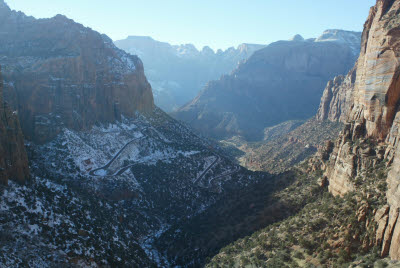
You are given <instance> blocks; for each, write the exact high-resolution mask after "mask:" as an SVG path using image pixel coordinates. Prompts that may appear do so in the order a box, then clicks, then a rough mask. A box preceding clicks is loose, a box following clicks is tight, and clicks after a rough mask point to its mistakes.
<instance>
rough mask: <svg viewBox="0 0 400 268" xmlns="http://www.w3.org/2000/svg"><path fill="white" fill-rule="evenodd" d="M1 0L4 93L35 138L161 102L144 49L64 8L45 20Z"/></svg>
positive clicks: (0, 59)
mask: <svg viewBox="0 0 400 268" xmlns="http://www.w3.org/2000/svg"><path fill="white" fill-rule="evenodd" d="M0 2H2V3H1V5H0V55H1V56H0V64H2V65H3V67H4V78H5V94H4V97H5V99H6V100H7V101H8V102H9V103H10V105H11V107H12V108H13V109H14V110H18V113H19V118H20V122H21V127H22V129H23V132H24V134H25V137H26V138H27V139H29V140H33V141H36V142H46V141H49V140H51V139H52V138H53V137H55V136H56V135H57V134H58V133H59V131H60V129H62V128H63V127H67V128H71V129H76V130H85V129H89V128H90V127H91V126H92V125H93V124H95V123H96V122H113V121H115V120H118V119H120V118H121V116H127V117H133V116H135V114H136V112H137V111H140V112H149V111H152V110H153V108H154V104H153V95H152V91H151V87H150V84H149V83H148V82H147V80H146V77H145V75H144V70H143V64H142V62H141V60H140V59H139V58H138V57H137V56H132V55H129V54H127V53H125V52H123V51H122V50H120V49H118V48H116V47H115V46H114V44H113V42H112V40H111V39H109V38H108V37H107V36H105V35H101V34H99V33H97V32H95V31H93V30H92V29H90V28H86V27H84V26H82V25H81V24H78V23H75V22H74V21H72V20H70V19H68V18H66V17H64V16H62V15H57V16H55V17H54V18H51V19H40V20H37V19H35V18H32V17H27V16H25V15H24V14H23V13H20V12H15V11H11V10H10V9H9V8H8V6H6V5H5V3H4V2H3V1H2V0H1V1H0Z"/></svg>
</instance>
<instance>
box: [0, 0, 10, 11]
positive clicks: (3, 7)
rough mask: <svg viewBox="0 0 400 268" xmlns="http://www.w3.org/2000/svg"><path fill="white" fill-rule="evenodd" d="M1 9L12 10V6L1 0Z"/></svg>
mask: <svg viewBox="0 0 400 268" xmlns="http://www.w3.org/2000/svg"><path fill="white" fill-rule="evenodd" d="M0 9H7V10H11V9H10V7H9V6H8V5H7V3H6V2H4V0H0Z"/></svg>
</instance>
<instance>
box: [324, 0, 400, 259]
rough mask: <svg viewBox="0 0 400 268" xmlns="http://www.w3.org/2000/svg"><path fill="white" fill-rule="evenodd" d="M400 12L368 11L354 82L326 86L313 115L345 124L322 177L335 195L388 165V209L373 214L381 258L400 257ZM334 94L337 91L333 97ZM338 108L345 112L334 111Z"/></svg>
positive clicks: (394, 5)
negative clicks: (365, 173)
mask: <svg viewBox="0 0 400 268" xmlns="http://www.w3.org/2000/svg"><path fill="white" fill-rule="evenodd" d="M399 14H400V0H378V1H377V3H376V5H375V6H374V7H372V8H371V10H370V14H369V17H368V19H367V22H366V23H365V28H364V32H363V38H362V44H361V53H360V57H359V59H358V61H357V64H356V67H355V72H356V78H355V82H354V84H353V83H349V81H351V80H349V79H347V82H342V83H341V84H340V82H339V83H337V84H338V85H336V84H335V83H334V82H331V84H328V87H327V89H326V90H325V93H324V98H323V100H322V102H321V106H320V111H319V113H318V115H317V117H318V118H319V119H330V120H345V121H347V125H346V128H345V130H344V131H343V132H342V134H341V135H340V137H339V138H338V140H337V141H336V144H335V148H334V149H333V153H332V154H331V155H330V160H329V162H328V164H327V168H326V173H325V174H326V176H327V178H328V180H329V189H330V191H331V192H332V193H333V194H335V195H344V194H345V193H347V192H349V191H352V190H357V189H356V188H355V187H354V184H353V181H354V180H355V178H356V177H357V176H362V174H363V171H365V170H366V169H368V168H374V167H375V165H376V163H377V162H379V161H387V162H386V163H387V166H388V168H389V171H388V177H387V183H388V190H387V202H388V206H387V207H383V208H381V209H380V210H378V211H377V212H376V214H375V221H376V222H377V225H378V228H377V232H376V245H377V246H381V248H382V251H381V254H382V256H386V255H388V254H389V255H390V257H391V258H393V259H400V223H398V217H399V209H400V190H399V186H400V175H399V174H400V173H399V171H400V146H399V143H398V140H399V138H400V132H399V129H400V128H399V126H400V109H399V101H400V77H399V75H400V61H399V59H400V16H399ZM350 75H352V74H351V73H350V74H349V76H350ZM349 76H348V77H347V78H349ZM338 81H339V80H337V82H338ZM334 92H339V93H337V94H336V95H335V94H334ZM342 96H347V97H346V98H344V101H339V102H338V101H335V100H337V99H343V98H342ZM338 103H341V105H338ZM347 103H350V105H348V104H347ZM342 104H343V105H345V106H347V107H349V108H345V109H338V108H337V107H342V106H343V105H342ZM328 107H329V108H328ZM347 109H348V111H347V112H345V114H344V115H343V114H341V115H339V114H340V113H338V111H340V110H344V111H346V110H347ZM338 115H339V116H338Z"/></svg>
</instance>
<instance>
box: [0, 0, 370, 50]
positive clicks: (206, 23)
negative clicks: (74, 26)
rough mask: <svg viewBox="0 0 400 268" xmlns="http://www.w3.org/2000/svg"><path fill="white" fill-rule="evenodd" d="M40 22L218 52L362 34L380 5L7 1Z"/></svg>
mask: <svg viewBox="0 0 400 268" xmlns="http://www.w3.org/2000/svg"><path fill="white" fill-rule="evenodd" d="M5 1H6V2H7V3H8V5H9V6H10V7H11V8H12V9H15V10H20V11H23V12H24V13H26V14H27V15H32V16H34V17H37V18H47V17H52V16H54V15H56V14H64V15H66V16H68V17H69V18H71V19H74V20H75V21H77V22H80V23H82V24H84V25H85V26H88V27H91V28H93V29H95V30H97V31H99V32H101V33H105V34H107V35H108V36H110V37H111V38H112V39H114V40H118V39H123V38H126V37H127V36H128V35H145V36H152V37H153V38H154V39H157V40H160V41H166V42H169V43H171V44H185V43H193V44H194V45H196V46H197V47H198V48H201V47H203V46H204V45H209V46H210V47H212V48H213V49H217V48H223V49H225V48H227V47H230V46H237V45H238V44H240V43H260V44H268V43H271V42H274V41H277V40H282V39H289V38H290V37H291V36H293V35H295V34H297V33H299V34H301V35H303V37H305V38H310V37H316V36H318V35H320V34H321V33H322V32H323V31H324V30H325V29H346V30H355V31H362V27H363V24H364V22H365V20H366V18H367V16H368V12H369V8H370V7H371V6H373V5H374V4H375V2H376V0H286V1H276V0H247V1H245V0H113V1H110V0H5Z"/></svg>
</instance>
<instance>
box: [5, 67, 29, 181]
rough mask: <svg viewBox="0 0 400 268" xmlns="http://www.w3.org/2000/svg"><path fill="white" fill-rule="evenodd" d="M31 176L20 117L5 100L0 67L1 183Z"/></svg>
mask: <svg viewBox="0 0 400 268" xmlns="http://www.w3.org/2000/svg"><path fill="white" fill-rule="evenodd" d="M28 178H29V168H28V158H27V156H26V152H25V147H24V139H23V135H22V131H21V127H20V126H19V121H18V117H17V115H16V114H15V113H13V112H12V111H11V109H10V107H9V106H8V104H7V103H5V102H4V101H3V79H2V77H1V68H0V184H5V185H6V184H7V183H8V180H9V179H13V180H16V181H18V182H20V183H23V182H25V180H27V179H28Z"/></svg>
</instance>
